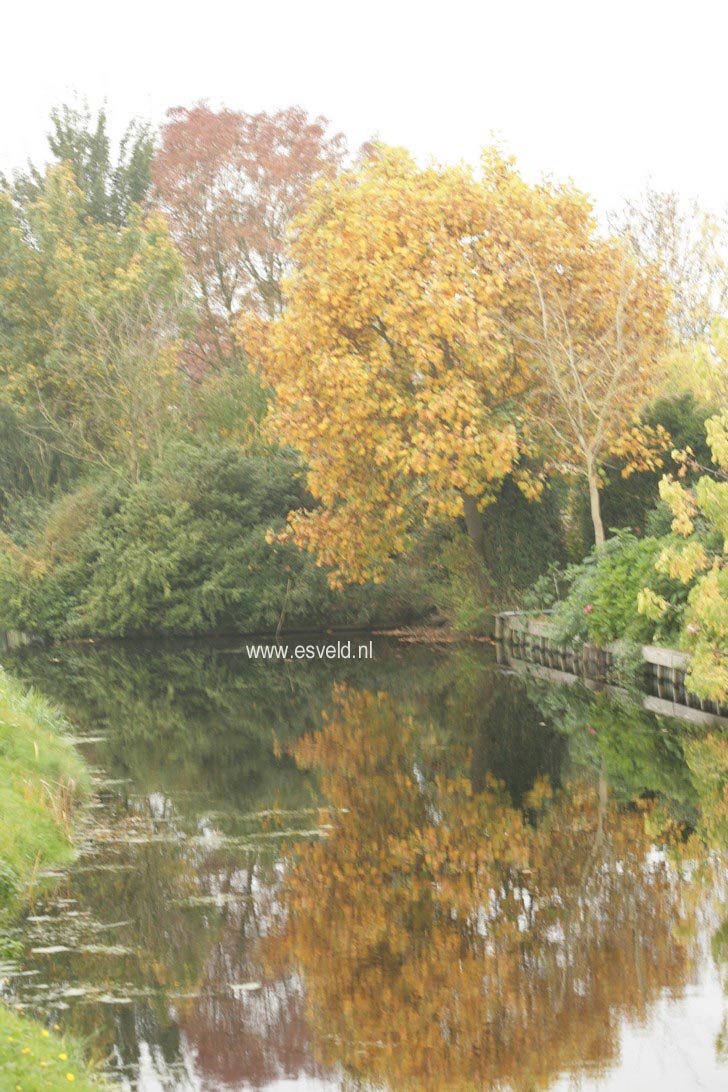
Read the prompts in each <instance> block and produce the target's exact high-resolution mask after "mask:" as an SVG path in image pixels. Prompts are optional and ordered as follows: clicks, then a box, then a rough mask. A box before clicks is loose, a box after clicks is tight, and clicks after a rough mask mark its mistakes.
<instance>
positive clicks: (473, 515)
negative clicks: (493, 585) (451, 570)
mask: <svg viewBox="0 0 728 1092" xmlns="http://www.w3.org/2000/svg"><path fill="white" fill-rule="evenodd" d="M463 512H464V515H465V526H466V527H467V529H468V534H469V535H470V541H471V542H472V544H473V549H474V550H475V553H476V554H477V556H478V560H479V561H481V562H484V561H485V535H484V533H483V517H482V516H481V514H480V512H479V511H478V501H477V499H476V498H475V497H473V496H472V495H471V494H470V493H463Z"/></svg>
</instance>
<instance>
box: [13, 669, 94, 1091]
mask: <svg viewBox="0 0 728 1092" xmlns="http://www.w3.org/2000/svg"><path fill="white" fill-rule="evenodd" d="M66 729H67V725H66V724H65V722H64V720H63V718H62V717H61V716H60V714H59V713H57V712H56V711H55V710H54V709H53V708H52V707H51V706H50V705H49V704H48V703H47V702H46V701H44V700H43V699H42V698H40V697H39V696H38V695H36V694H34V693H32V692H26V691H25V690H24V689H23V688H22V687H21V686H19V685H18V683H16V682H15V681H14V680H13V679H12V678H10V676H8V675H7V674H6V673H5V672H4V671H3V670H2V669H1V668H0V929H1V927H2V925H3V923H4V922H8V921H9V920H10V919H11V918H12V916H13V914H14V913H15V912H16V911H17V910H18V909H19V907H20V905H21V903H22V900H23V898H24V897H25V896H27V893H28V890H29V889H30V888H31V887H32V885H33V883H34V881H35V877H36V875H37V873H38V871H39V869H41V868H47V867H49V866H53V865H60V864H63V863H65V862H67V861H68V860H70V858H71V857H72V855H73V846H72V843H71V829H70V822H71V813H72V809H73V806H74V804H75V803H77V802H78V801H79V800H80V799H82V798H83V796H85V795H86V793H88V791H89V777H88V772H87V770H86V767H85V765H84V763H83V761H82V759H81V757H80V756H79V755H78V754H77V752H76V751H75V750H74V747H73V744H72V743H71V742H70V740H69V739H68V738H67V734H66ZM69 1085H73V1087H75V1088H79V1089H86V1088H89V1089H90V1088H97V1087H98V1085H97V1084H95V1083H94V1082H93V1079H92V1077H91V1075H90V1070H89V1068H88V1066H87V1064H86V1063H85V1061H84V1059H83V1054H82V1051H81V1049H80V1047H79V1046H78V1044H74V1043H72V1042H69V1041H68V1040H67V1039H62V1038H60V1037H59V1036H58V1035H57V1034H56V1033H55V1031H54V1030H53V1029H50V1030H49V1029H47V1028H44V1027H42V1026H41V1025H40V1024H39V1023H37V1022H36V1021H34V1020H31V1019H28V1018H27V1017H24V1016H23V1015H22V1014H19V1013H15V1012H11V1011H10V1010H8V1009H6V1008H4V1007H3V1006H2V1005H0V1087H1V1088H2V1089H3V1090H4V1089H8V1090H9V1092H12V1090H16V1092H17V1090H21V1092H35V1090H36V1089H38V1090H40V1089H60V1088H68V1087H69Z"/></svg>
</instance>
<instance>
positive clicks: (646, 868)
mask: <svg viewBox="0 0 728 1092" xmlns="http://www.w3.org/2000/svg"><path fill="white" fill-rule="evenodd" d="M6 665H7V666H8V667H9V668H10V669H11V670H13V671H15V672H16V673H18V674H20V675H22V676H23V677H25V678H26V679H29V680H32V681H33V682H34V683H35V684H37V686H38V687H39V688H40V689H41V690H42V691H43V692H44V693H45V694H47V695H48V696H50V697H51V698H52V699H54V700H55V701H57V702H58V703H59V704H61V705H62V706H63V708H64V709H65V711H66V712H67V714H68V716H69V717H70V718H71V720H72V721H73V723H74V725H75V726H76V731H77V736H78V745H79V747H80V749H81V750H82V752H83V754H84V755H85V757H86V758H87V760H88V762H89V764H90V765H91V767H92V768H93V773H94V780H95V790H96V798H95V801H94V803H93V805H92V807H91V808H90V809H89V811H88V814H87V819H86V820H85V828H84V829H85V838H84V840H83V844H82V849H81V854H80V856H79V858H78V861H77V863H76V865H75V866H74V867H73V868H72V869H70V870H69V871H68V872H67V873H65V874H63V875H62V876H60V877H59V878H58V879H57V880H56V881H55V882H54V883H52V884H50V886H49V887H48V890H47V892H46V893H45V894H40V895H38V897H37V899H36V900H35V905H34V906H33V907H32V909H31V910H30V911H29V914H28V917H27V920H26V921H25V922H24V923H23V925H22V927H21V929H20V931H19V934H18V939H19V941H20V944H21V945H22V955H19V957H18V959H17V961H16V962H15V963H12V964H8V965H7V966H5V967H3V969H2V971H3V974H4V975H5V976H6V978H7V983H8V984H7V985H6V986H5V987H4V988H5V989H6V990H8V991H9V992H10V999H11V1001H14V1002H16V1003H23V1004H24V1005H26V1006H27V1007H28V1008H30V1009H33V1010H37V1012H38V1014H39V1015H41V1016H42V1017H43V1018H45V1019H47V1020H48V1021H49V1022H51V1023H59V1024H60V1025H61V1026H62V1027H63V1028H71V1029H73V1030H74V1031H75V1032H77V1033H80V1034H81V1035H84V1036H87V1037H89V1038H90V1040H91V1042H92V1050H93V1052H94V1053H95V1055H96V1056H97V1057H99V1058H103V1059H105V1066H106V1069H107V1071H108V1072H109V1073H111V1074H113V1075H114V1076H115V1077H116V1080H117V1081H118V1082H119V1084H120V1087H122V1088H125V1089H134V1090H143V1092H152V1090H153V1092H157V1090H165V1092H166V1090H171V1089H180V1090H205V1092H208V1090H209V1092H211V1090H223V1089H224V1090H230V1089H243V1088H245V1089H247V1088H255V1089H285V1088H288V1087H290V1086H293V1085H296V1086H297V1087H299V1088H304V1089H329V1088H331V1089H340V1088H342V1089H343V1088H346V1089H355V1088H356V1089H443V1090H450V1089H453V1090H466V1089H479V1088H494V1089H515V1090H518V1092H528V1090H532V1089H533V1090H535V1089H546V1088H548V1089H554V1090H558V1092H565V1090H567V1089H577V1088H578V1089H584V1090H590V1092H591V1090H610V1092H611V1090H620V1092H632V1090H635V1092H637V1090H640V1092H642V1090H652V1089H657V1088H662V1089H666V1090H668V1092H691V1090H693V1089H695V1090H700V1089H707V1090H711V1092H712V1090H718V1089H726V1088H728V1064H727V1063H726V1058H728V1035H727V1034H726V1032H725V1030H724V1019H725V1014H726V1003H725V1000H724V982H725V981H726V980H728V975H727V974H726V971H727V970H728V963H727V962H726V961H728V906H727V905H726V901H725V886H726V885H725V877H726V867H725V866H726V853H725V847H726V845H728V790H726V784H728V742H727V741H726V740H725V739H724V737H723V736H722V735H721V734H720V732H719V731H716V730H712V729H709V728H705V727H697V726H692V727H691V726H686V725H684V724H679V723H677V722H675V721H671V720H666V719H663V718H659V717H655V716H653V715H651V714H648V713H646V712H644V711H643V710H642V709H641V708H640V705H639V704H638V703H634V702H633V701H631V700H629V699H627V698H626V697H619V696H616V697H615V696H614V695H611V696H608V695H606V694H590V693H588V692H586V691H583V690H581V689H579V688H574V687H556V686H549V684H548V683H545V682H543V681H541V680H538V679H533V678H528V677H524V676H521V675H518V674H514V673H512V672H508V671H504V670H503V668H502V667H499V666H498V665H497V664H496V663H495V660H494V658H493V656H492V655H491V653H490V651H489V650H488V649H487V648H484V647H483V646H479V645H467V646H460V647H457V648H456V647H450V648H442V649H436V648H432V647H424V646H417V645H405V644H399V643H395V642H392V641H385V640H380V641H377V642H375V644H374V657H373V660H372V661H371V662H367V661H359V662H354V661H338V662H324V663H308V662H290V663H269V662H258V663H253V662H251V661H250V660H249V658H248V657H247V655H246V654H245V651H244V642H243V641H237V642H236V641H233V642H228V643H227V644H216V645H213V644H210V643H206V644H204V645H203V644H199V645H198V644H186V645H181V646H176V647H172V646H165V647H159V646H152V645H149V646H133V647H132V646H111V645H109V646H103V647H93V646H89V647H58V648H54V649H51V650H42V651H37V650H30V651H26V652H25V653H23V654H17V655H16V656H15V657H14V658H13V659H12V661H11V660H10V659H9V657H6Z"/></svg>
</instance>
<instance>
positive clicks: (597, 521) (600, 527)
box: [587, 463, 604, 548]
mask: <svg viewBox="0 0 728 1092" xmlns="http://www.w3.org/2000/svg"><path fill="white" fill-rule="evenodd" d="M587 478H588V480H589V506H590V508H591V518H592V523H593V524H594V541H595V543H596V544H597V548H598V547H600V546H603V545H604V524H603V523H602V506H601V501H600V499H599V484H598V480H597V471H596V467H595V466H594V464H593V463H588V464H587Z"/></svg>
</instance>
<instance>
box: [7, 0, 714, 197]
mask: <svg viewBox="0 0 728 1092" xmlns="http://www.w3.org/2000/svg"><path fill="white" fill-rule="evenodd" d="M727 42H728V3H726V0H691V2H690V3H688V0H683V2H682V3H676V2H674V0H662V2H653V0H631V2H626V0H610V2H609V3H607V2H605V0H542V2H540V3H539V2H536V0H520V2H519V0H497V2H493V0H440V2H439V3H436V4H433V3H429V4H428V2H427V0H418V2H416V3H413V2H410V0H368V2H367V3H365V4H356V3H351V2H350V3H348V4H347V3H346V2H345V0H344V2H342V0H278V2H277V3H275V4H270V3H269V4H266V3H264V2H258V3H254V4H253V3H250V2H249V0H238V2H237V3H235V2H234V0H225V2H223V0H196V2H193V3H189V2H187V3H185V0H177V2H176V3H174V4H172V3H169V2H168V0H126V2H125V3H118V2H117V3H113V2H108V0H107V2H106V3H100V2H99V0H94V2H88V0H55V2H54V3H49V2H48V0H40V2H39V3H38V2H37V3H35V4H32V5H30V4H25V5H20V4H13V5H12V7H11V8H10V9H9V11H6V12H5V14H4V16H3V41H2V45H1V46H0V49H1V50H2V55H1V56H0V91H1V94H2V100H1V101H2V112H3V117H2V127H1V130H0V169H3V170H7V169H8V168H11V167H13V166H17V165H21V164H22V163H23V162H24V161H25V160H26V159H27V158H28V157H29V156H32V157H34V158H36V159H38V158H42V156H43V153H44V142H43V133H44V130H45V128H46V118H47V115H48V111H49V109H50V107H51V106H52V105H54V104H56V103H58V102H61V101H68V100H70V99H71V98H72V97H73V95H74V94H81V95H85V96H86V97H87V98H88V99H89V101H90V103H91V104H92V106H97V105H99V104H100V103H101V102H102V101H103V100H104V99H105V100H106V101H107V102H108V105H109V109H110V112H111V115H112V119H113V120H114V121H115V122H116V124H117V125H121V124H123V123H124V122H125V121H126V120H127V119H128V118H129V116H131V115H133V114H138V115H142V116H144V117H149V118H151V119H152V120H154V121H155V122H156V121H159V120H161V118H162V117H163V115H164V111H165V110H166V109H167V107H169V106H173V105H178V104H184V105H188V104H191V103H192V102H194V101H196V100H199V99H202V98H205V99H208V100H209V101H210V103H211V104H213V105H219V104H222V103H224V104H226V105H228V106H231V107H237V108H241V109H244V110H249V111H257V110H273V109H276V108H278V107H283V106H288V105H291V104H298V105H301V106H303V107H305V108H306V109H308V110H309V111H311V112H312V113H322V114H325V115H326V116H327V117H329V118H330V119H331V120H332V121H333V122H334V124H335V126H336V128H338V129H342V130H344V131H345V132H346V133H347V135H348V137H349V140H350V143H352V144H358V143H359V142H361V141H362V140H364V139H366V138H369V137H371V136H373V135H378V136H379V137H380V138H381V139H383V140H385V141H387V142H389V143H394V144H403V145H405V146H407V147H409V148H410V149H411V150H412V151H414V152H415V153H416V154H417V155H418V156H420V157H422V158H423V159H424V158H426V157H428V156H430V155H431V156H434V157H436V158H438V159H443V160H460V159H465V160H469V161H473V160H475V159H476V158H477V154H478V149H479V148H480V147H481V146H482V145H483V144H484V143H486V142H487V141H488V140H489V138H490V135H491V134H496V135H497V136H499V137H500V138H501V139H502V140H504V141H505V142H506V143H507V144H508V146H509V147H510V148H511V149H512V150H513V151H514V152H515V153H516V155H517V156H518V158H519V160H520V162H521V164H522V165H523V167H524V169H525V170H526V171H527V172H528V173H529V174H530V175H537V174H539V173H541V172H544V171H546V172H552V173H554V174H557V175H559V176H568V177H571V178H573V179H574V181H575V182H576V183H577V184H578V185H580V186H581V187H582V188H583V189H586V190H587V191H589V192H590V193H592V194H593V195H594V196H595V197H596V199H597V201H598V202H599V204H600V205H601V206H602V207H605V206H607V205H614V204H616V203H617V202H618V200H619V198H620V196H621V195H623V194H628V193H634V192H635V191H637V190H639V189H640V188H641V186H642V185H643V184H644V182H645V180H646V179H647V178H648V177H651V178H652V179H653V181H654V183H655V184H656V185H658V186H661V187H665V188H671V189H678V190H680V191H682V192H684V193H685V194H690V195H695V196H698V197H699V198H700V199H701V200H702V201H703V202H704V203H705V204H707V205H709V206H711V207H714V208H718V207H722V206H725V205H726V204H727V203H728V125H727V124H726V113H727V107H728V102H727V100H728V70H727V67H726V56H727V53H728V48H727V44H726V43H727Z"/></svg>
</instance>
